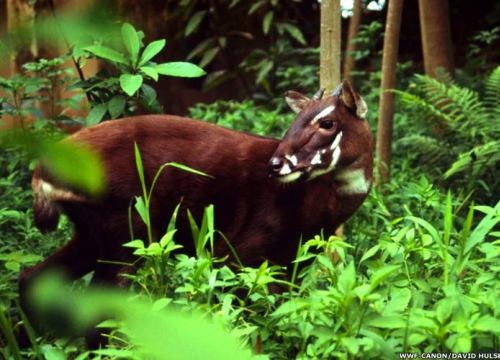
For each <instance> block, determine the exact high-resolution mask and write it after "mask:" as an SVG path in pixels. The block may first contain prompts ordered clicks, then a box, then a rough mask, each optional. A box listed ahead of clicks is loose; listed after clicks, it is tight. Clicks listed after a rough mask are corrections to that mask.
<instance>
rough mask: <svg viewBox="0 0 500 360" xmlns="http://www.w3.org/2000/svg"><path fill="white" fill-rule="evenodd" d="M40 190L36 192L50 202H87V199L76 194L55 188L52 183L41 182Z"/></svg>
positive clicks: (39, 184)
mask: <svg viewBox="0 0 500 360" xmlns="http://www.w3.org/2000/svg"><path fill="white" fill-rule="evenodd" d="M37 186H38V189H37V190H35V191H36V192H37V194H38V195H39V196H41V197H43V198H45V199H47V200H49V201H58V200H67V201H78V202H82V201H86V199H85V197H83V196H81V195H78V194H75V193H73V192H71V191H69V190H65V189H59V188H56V187H54V185H52V184H51V183H48V182H46V181H43V180H40V182H39V183H38V184H37Z"/></svg>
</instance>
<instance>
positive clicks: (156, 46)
mask: <svg viewBox="0 0 500 360" xmlns="http://www.w3.org/2000/svg"><path fill="white" fill-rule="evenodd" d="M166 43H167V42H166V41H165V39H161V40H155V41H153V42H151V43H149V44H148V46H146V48H145V49H144V51H143V52H142V56H141V61H140V62H139V65H141V66H142V65H144V64H146V63H147V62H148V61H149V60H151V59H152V58H154V57H155V56H156V55H158V53H159V52H160V51H162V50H163V48H164V47H165V44H166Z"/></svg>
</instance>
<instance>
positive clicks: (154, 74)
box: [140, 66, 159, 81]
mask: <svg viewBox="0 0 500 360" xmlns="http://www.w3.org/2000/svg"><path fill="white" fill-rule="evenodd" d="M140 70H141V71H142V72H143V73H144V74H146V75H147V76H149V77H150V78H151V79H153V80H154V81H158V77H159V74H158V71H156V69H155V68H154V67H151V66H141V67H140Z"/></svg>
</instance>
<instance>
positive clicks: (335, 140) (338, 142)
mask: <svg viewBox="0 0 500 360" xmlns="http://www.w3.org/2000/svg"><path fill="white" fill-rule="evenodd" d="M341 139H342V131H340V132H339V133H338V134H337V136H336V137H335V139H334V140H333V142H332V145H330V150H333V149H335V148H336V147H337V146H339V144H340V140H341Z"/></svg>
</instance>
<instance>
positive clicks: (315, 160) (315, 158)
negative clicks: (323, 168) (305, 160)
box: [311, 151, 321, 165]
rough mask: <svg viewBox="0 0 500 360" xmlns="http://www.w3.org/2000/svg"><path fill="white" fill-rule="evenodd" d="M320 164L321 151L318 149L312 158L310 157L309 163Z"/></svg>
mask: <svg viewBox="0 0 500 360" xmlns="http://www.w3.org/2000/svg"><path fill="white" fill-rule="evenodd" d="M318 164H321V153H320V152H319V151H317V152H316V154H314V156H313V158H312V159H311V165H318Z"/></svg>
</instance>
